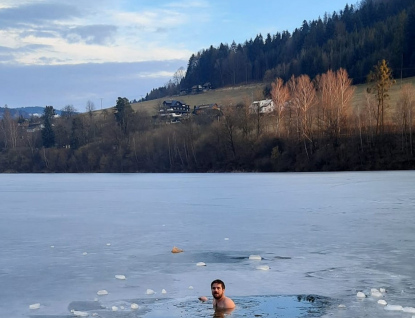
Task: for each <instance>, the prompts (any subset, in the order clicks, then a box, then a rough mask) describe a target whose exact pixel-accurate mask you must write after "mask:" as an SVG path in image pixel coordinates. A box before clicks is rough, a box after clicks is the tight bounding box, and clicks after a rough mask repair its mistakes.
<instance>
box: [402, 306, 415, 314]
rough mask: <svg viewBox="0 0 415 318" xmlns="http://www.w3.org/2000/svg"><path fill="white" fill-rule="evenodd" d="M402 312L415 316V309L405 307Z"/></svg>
mask: <svg viewBox="0 0 415 318" xmlns="http://www.w3.org/2000/svg"><path fill="white" fill-rule="evenodd" d="M402 311H403V312H409V313H411V314H415V308H414V307H403V308H402Z"/></svg>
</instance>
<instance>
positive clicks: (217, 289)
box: [212, 283, 224, 299]
mask: <svg viewBox="0 0 415 318" xmlns="http://www.w3.org/2000/svg"><path fill="white" fill-rule="evenodd" d="M223 291H224V289H222V284H217V283H215V284H213V285H212V296H213V298H215V299H220V298H222V296H223Z"/></svg>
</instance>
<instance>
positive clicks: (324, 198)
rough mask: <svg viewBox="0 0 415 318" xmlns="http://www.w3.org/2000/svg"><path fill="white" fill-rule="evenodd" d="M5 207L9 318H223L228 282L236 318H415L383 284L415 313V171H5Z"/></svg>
mask: <svg viewBox="0 0 415 318" xmlns="http://www.w3.org/2000/svg"><path fill="white" fill-rule="evenodd" d="M0 202H1V209H0V242H1V243H2V244H1V247H0V285H1V286H2V288H1V289H0V317H11V318H14V317H29V316H33V317H35V316H36V317H48V318H52V317H73V314H72V313H71V312H70V310H71V309H74V310H80V311H86V312H87V313H88V314H89V315H90V316H92V315H93V314H96V315H97V316H98V317H213V315H214V312H213V311H212V309H211V308H210V306H209V305H208V304H202V303H200V302H198V301H197V297H198V296H201V295H207V296H209V294H210V289H209V286H210V282H211V281H212V280H214V279H216V278H221V279H223V280H224V281H225V282H226V294H227V295H228V296H230V297H232V298H233V299H234V300H235V302H236V303H237V309H236V310H235V311H234V312H233V313H232V314H231V316H232V317H255V315H260V316H257V317H411V314H410V313H404V312H402V311H401V312H396V311H395V312H391V311H386V310H385V309H384V307H383V306H381V305H379V304H378V303H377V301H378V299H379V298H376V297H372V296H370V289H371V288H378V289H379V288H385V289H386V291H387V292H386V293H384V294H383V295H382V299H384V300H386V301H387V302H388V303H389V304H393V305H401V306H403V307H415V301H414V299H415V280H414V278H415V267H414V264H415V223H414V213H415V172H412V171H405V172H373V173H324V174H319V173H311V174H166V175H163V174H124V175H122V174H118V175H114V174H113V175H112V174H99V175H98V174H90V175H88V174H84V175H64V174H63V175H52V174H50V175H0ZM173 246H178V247H180V248H182V249H183V250H184V252H183V253H181V254H172V253H171V252H170V251H171V249H172V247H173ZM253 254H255V255H260V256H261V257H262V259H261V260H260V261H255V260H250V259H249V255H253ZM197 262H205V263H206V266H202V267H200V266H196V263H197ZM258 266H268V267H269V270H258V269H257V268H258ZM120 274H122V275H125V276H126V279H125V280H118V279H116V278H115V275H120ZM103 289H105V290H107V291H108V295H106V296H98V295H97V291H99V290H103ZM147 289H152V290H154V291H155V294H151V295H147V294H146V291H147ZM162 289H165V290H166V293H165V294H164V293H162ZM358 291H363V292H365V293H366V294H367V295H368V297H367V298H365V299H362V300H359V299H358V298H357V297H356V293H357V292H358ZM298 295H314V296H315V297H316V299H317V300H318V301H316V302H309V301H307V300H303V299H300V301H298V299H297V296H298ZM132 302H137V304H138V305H139V306H140V309H139V310H131V308H130V306H131V303H132ZM36 303H39V304H40V308H39V309H29V305H32V304H36ZM339 305H342V306H340V307H339ZM113 306H116V307H117V308H118V311H116V312H115V311H112V307H113ZM72 307H74V308H72ZM121 307H124V309H121ZM313 315H314V316H313Z"/></svg>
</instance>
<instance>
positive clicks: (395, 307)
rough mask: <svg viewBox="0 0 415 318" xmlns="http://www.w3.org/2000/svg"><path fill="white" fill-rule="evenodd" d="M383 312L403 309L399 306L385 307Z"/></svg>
mask: <svg viewBox="0 0 415 318" xmlns="http://www.w3.org/2000/svg"><path fill="white" fill-rule="evenodd" d="M385 310H390V311H402V310H403V308H402V306H400V305H386V306H385Z"/></svg>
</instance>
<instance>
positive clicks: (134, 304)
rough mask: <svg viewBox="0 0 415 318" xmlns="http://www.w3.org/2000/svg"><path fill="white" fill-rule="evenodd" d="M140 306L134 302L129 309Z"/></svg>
mask: <svg viewBox="0 0 415 318" xmlns="http://www.w3.org/2000/svg"><path fill="white" fill-rule="evenodd" d="M138 308H140V307H139V306H138V305H137V304H136V303H132V304H131V309H138Z"/></svg>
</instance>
